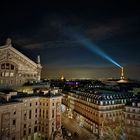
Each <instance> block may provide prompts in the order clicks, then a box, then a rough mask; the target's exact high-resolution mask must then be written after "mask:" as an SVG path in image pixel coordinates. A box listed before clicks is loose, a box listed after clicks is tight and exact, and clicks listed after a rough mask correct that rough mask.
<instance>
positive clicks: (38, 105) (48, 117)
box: [0, 91, 61, 140]
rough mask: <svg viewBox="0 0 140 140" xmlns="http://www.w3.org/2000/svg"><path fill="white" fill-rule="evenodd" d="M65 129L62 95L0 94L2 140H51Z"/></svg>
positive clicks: (51, 93) (0, 138)
mask: <svg viewBox="0 0 140 140" xmlns="http://www.w3.org/2000/svg"><path fill="white" fill-rule="evenodd" d="M60 128H61V94H59V93H56V92H54V91H49V92H48V93H45V94H44V93H33V94H25V93H24V94H23V93H17V92H10V91H8V92H5V91H4V92H1V93H0V140H49V139H51V138H52V137H53V135H54V133H55V132H56V131H59V130H60Z"/></svg>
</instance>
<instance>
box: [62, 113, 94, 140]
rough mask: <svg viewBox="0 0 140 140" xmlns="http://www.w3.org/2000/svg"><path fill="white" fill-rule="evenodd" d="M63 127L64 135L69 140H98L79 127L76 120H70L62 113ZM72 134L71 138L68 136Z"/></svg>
mask: <svg viewBox="0 0 140 140" xmlns="http://www.w3.org/2000/svg"><path fill="white" fill-rule="evenodd" d="M62 126H63V127H64V130H63V134H64V135H66V139H68V140H70V139H71V140H97V136H95V135H94V134H92V133H91V132H89V131H88V130H86V129H85V128H83V127H81V126H79V124H78V123H77V122H76V120H75V119H73V118H72V119H71V118H68V117H67V116H66V115H65V114H64V113H62ZM66 132H67V134H69V133H71V137H70V136H68V135H67V134H66Z"/></svg>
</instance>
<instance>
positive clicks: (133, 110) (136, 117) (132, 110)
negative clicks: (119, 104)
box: [125, 98, 140, 140]
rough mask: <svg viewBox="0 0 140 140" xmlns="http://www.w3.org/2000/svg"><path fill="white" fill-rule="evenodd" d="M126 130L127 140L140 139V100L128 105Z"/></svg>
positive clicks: (126, 108) (126, 109) (126, 107)
mask: <svg viewBox="0 0 140 140" xmlns="http://www.w3.org/2000/svg"><path fill="white" fill-rule="evenodd" d="M125 128H126V137H127V140H138V139H139V138H140V98H138V99H135V100H133V101H132V102H129V103H127V104H126V106H125Z"/></svg>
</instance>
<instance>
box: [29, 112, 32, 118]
mask: <svg viewBox="0 0 140 140" xmlns="http://www.w3.org/2000/svg"><path fill="white" fill-rule="evenodd" d="M31 115H32V111H31V110H30V111H29V119H31Z"/></svg>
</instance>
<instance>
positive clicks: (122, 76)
mask: <svg viewBox="0 0 140 140" xmlns="http://www.w3.org/2000/svg"><path fill="white" fill-rule="evenodd" d="M121 80H124V68H123V67H121Z"/></svg>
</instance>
